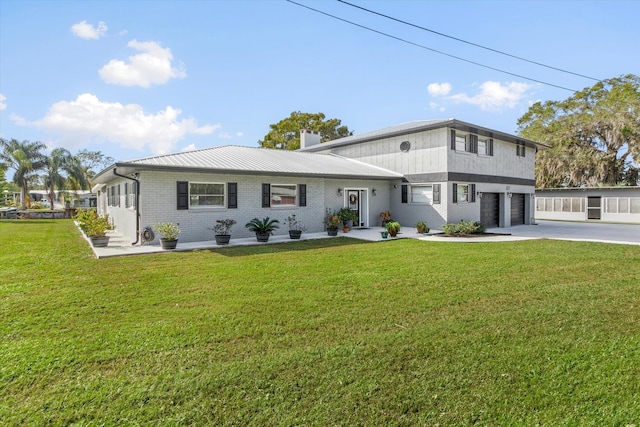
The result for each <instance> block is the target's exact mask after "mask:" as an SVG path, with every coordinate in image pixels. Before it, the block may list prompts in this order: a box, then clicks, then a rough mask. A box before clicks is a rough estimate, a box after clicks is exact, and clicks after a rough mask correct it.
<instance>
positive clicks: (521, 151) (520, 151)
mask: <svg viewBox="0 0 640 427" xmlns="http://www.w3.org/2000/svg"><path fill="white" fill-rule="evenodd" d="M525 150H526V147H525V146H524V142H518V143H517V145H516V154H517V156H518V157H524V156H525Z"/></svg>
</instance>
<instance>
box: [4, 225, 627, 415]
mask: <svg viewBox="0 0 640 427" xmlns="http://www.w3.org/2000/svg"><path fill="white" fill-rule="evenodd" d="M0 236H1V239H2V243H1V246H0V248H1V249H0V269H1V274H2V279H1V280H0V336H1V338H2V341H1V344H0V420H2V421H0V424H3V425H78V426H85V425H177V426H179V425H266V426H276V425H278V426H279V425H286V426H289V425H319V426H325V425H397V426H402V425H407V426H409V425H469V424H479V425H540V424H543V425H544V424H546V425H593V426H600V425H633V424H637V423H638V421H639V420H640V364H638V361H639V360H640V332H639V331H640V288H639V286H638V285H639V283H638V277H640V250H639V249H638V247H637V246H625V245H607V244H598V243H583V242H562V241H547V240H537V241H526V242H513V243H471V244H466V243H446V242H445V243H441V242H424V241H416V240H412V239H406V240H397V241H389V242H379V243H362V242H358V241H355V240H351V239H347V238H335V239H323V240H318V241H302V242H297V243H287V244H283V245H268V246H255V247H242V248H221V249H218V250H213V251H197V252H177V253H164V254H157V255H145V256H135V257H129V258H111V259H104V260H96V259H94V258H93V257H92V254H91V251H90V249H89V248H88V246H87V243H86V242H85V241H84V240H82V239H81V237H80V235H79V232H77V230H75V228H74V226H73V224H72V222H71V221H68V220H40V221H0Z"/></svg>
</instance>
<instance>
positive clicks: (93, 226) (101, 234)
mask: <svg viewBox="0 0 640 427" xmlns="http://www.w3.org/2000/svg"><path fill="white" fill-rule="evenodd" d="M91 212H93V213H94V214H93V215H92V216H90V218H89V220H88V222H87V223H86V231H85V232H86V234H87V236H89V239H90V240H91V244H92V245H93V246H94V247H96V248H103V247H105V246H107V245H108V244H109V236H107V231H109V230H112V229H113V226H112V225H111V223H110V222H109V215H104V216H100V215H98V214H97V213H96V212H95V211H91Z"/></svg>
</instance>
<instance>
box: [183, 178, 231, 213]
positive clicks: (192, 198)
mask: <svg viewBox="0 0 640 427" xmlns="http://www.w3.org/2000/svg"><path fill="white" fill-rule="evenodd" d="M224 187H225V185H224V184H223V183H219V182H190V183H189V207H190V208H199V207H217V208H222V207H224V206H225V205H224V197H225V194H224Z"/></svg>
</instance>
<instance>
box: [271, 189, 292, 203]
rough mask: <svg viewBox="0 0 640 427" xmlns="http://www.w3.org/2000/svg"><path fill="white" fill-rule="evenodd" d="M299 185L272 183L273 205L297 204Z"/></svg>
mask: <svg viewBox="0 0 640 427" xmlns="http://www.w3.org/2000/svg"><path fill="white" fill-rule="evenodd" d="M296 205H297V185H295V184H271V206H296Z"/></svg>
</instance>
